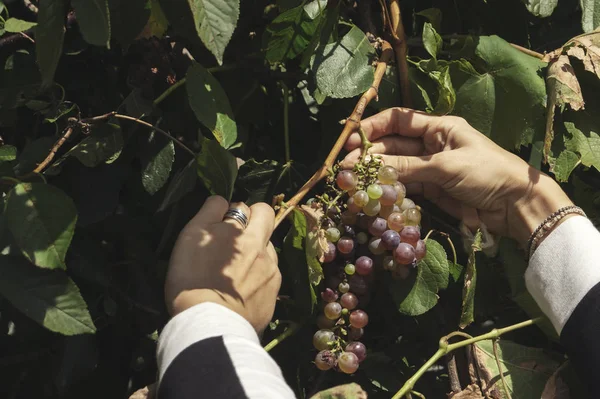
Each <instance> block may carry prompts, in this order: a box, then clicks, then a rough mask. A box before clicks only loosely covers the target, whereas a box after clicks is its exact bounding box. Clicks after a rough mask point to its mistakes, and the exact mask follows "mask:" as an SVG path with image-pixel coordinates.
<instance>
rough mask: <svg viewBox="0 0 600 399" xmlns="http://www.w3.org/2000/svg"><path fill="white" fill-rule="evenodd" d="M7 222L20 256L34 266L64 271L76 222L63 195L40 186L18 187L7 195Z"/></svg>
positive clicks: (21, 184) (72, 209)
mask: <svg viewBox="0 0 600 399" xmlns="http://www.w3.org/2000/svg"><path fill="white" fill-rule="evenodd" d="M5 213H6V221H7V226H8V228H9V230H10V231H11V233H12V235H13V236H14V238H15V241H16V243H17V245H18V246H19V247H20V248H21V251H22V252H23V255H25V257H27V259H29V260H30V261H31V262H32V263H33V264H35V265H36V266H39V267H42V268H46V269H65V268H66V266H65V255H66V254H67V250H68V249H69V244H71V239H72V238H73V233H74V232H75V222H76V221H77V209H75V204H74V203H73V201H72V200H71V198H69V196H67V195H66V194H65V193H64V192H62V191H61V190H59V189H58V188H56V187H53V186H50V185H47V184H42V183H20V184H17V185H16V186H14V187H13V189H12V190H11V191H10V192H9V193H8V197H7V200H6V207H5Z"/></svg>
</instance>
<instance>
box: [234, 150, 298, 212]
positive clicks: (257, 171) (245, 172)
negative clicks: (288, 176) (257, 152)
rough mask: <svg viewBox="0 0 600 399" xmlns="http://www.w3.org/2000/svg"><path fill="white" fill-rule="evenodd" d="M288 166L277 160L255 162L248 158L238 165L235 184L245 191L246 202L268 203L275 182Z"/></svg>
mask: <svg viewBox="0 0 600 399" xmlns="http://www.w3.org/2000/svg"><path fill="white" fill-rule="evenodd" d="M288 168H289V167H288V166H286V167H282V166H281V165H279V163H277V161H269V160H265V161H262V162H257V161H255V160H254V159H250V160H248V161H246V162H244V164H243V165H242V166H240V170H239V174H238V178H237V184H238V185H239V186H240V188H242V189H243V190H245V191H246V193H247V195H248V198H247V200H246V201H245V202H246V204H249V205H251V204H254V203H256V202H267V203H270V202H271V200H272V198H273V195H274V194H275V187H276V186H277V183H278V182H279V180H280V179H281V177H282V176H283V174H284V173H285V171H286V170H287V169H288Z"/></svg>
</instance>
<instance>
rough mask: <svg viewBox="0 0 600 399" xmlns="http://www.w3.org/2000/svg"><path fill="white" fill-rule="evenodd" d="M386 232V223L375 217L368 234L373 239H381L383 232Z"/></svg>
mask: <svg viewBox="0 0 600 399" xmlns="http://www.w3.org/2000/svg"><path fill="white" fill-rule="evenodd" d="M386 230H387V222H386V220H385V219H384V218H380V217H376V218H375V219H373V220H372V221H371V224H370V225H369V233H371V235H372V236H373V237H381V235H382V234H383V232H384V231H386Z"/></svg>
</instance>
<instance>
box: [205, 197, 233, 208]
mask: <svg viewBox="0 0 600 399" xmlns="http://www.w3.org/2000/svg"><path fill="white" fill-rule="evenodd" d="M204 205H218V206H221V207H222V206H229V202H227V200H226V199H225V198H223V197H221V196H220V195H211V196H210V197H208V198H207V199H206V201H204Z"/></svg>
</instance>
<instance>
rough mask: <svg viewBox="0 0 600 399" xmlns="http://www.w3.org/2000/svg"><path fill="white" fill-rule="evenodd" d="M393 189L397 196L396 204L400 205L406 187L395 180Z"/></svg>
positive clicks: (404, 195)
mask: <svg viewBox="0 0 600 399" xmlns="http://www.w3.org/2000/svg"><path fill="white" fill-rule="evenodd" d="M394 190H396V193H397V194H398V197H397V198H396V205H398V206H400V205H402V201H404V198H405V197H406V187H405V186H404V184H402V183H400V182H399V181H397V182H395V183H394Z"/></svg>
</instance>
